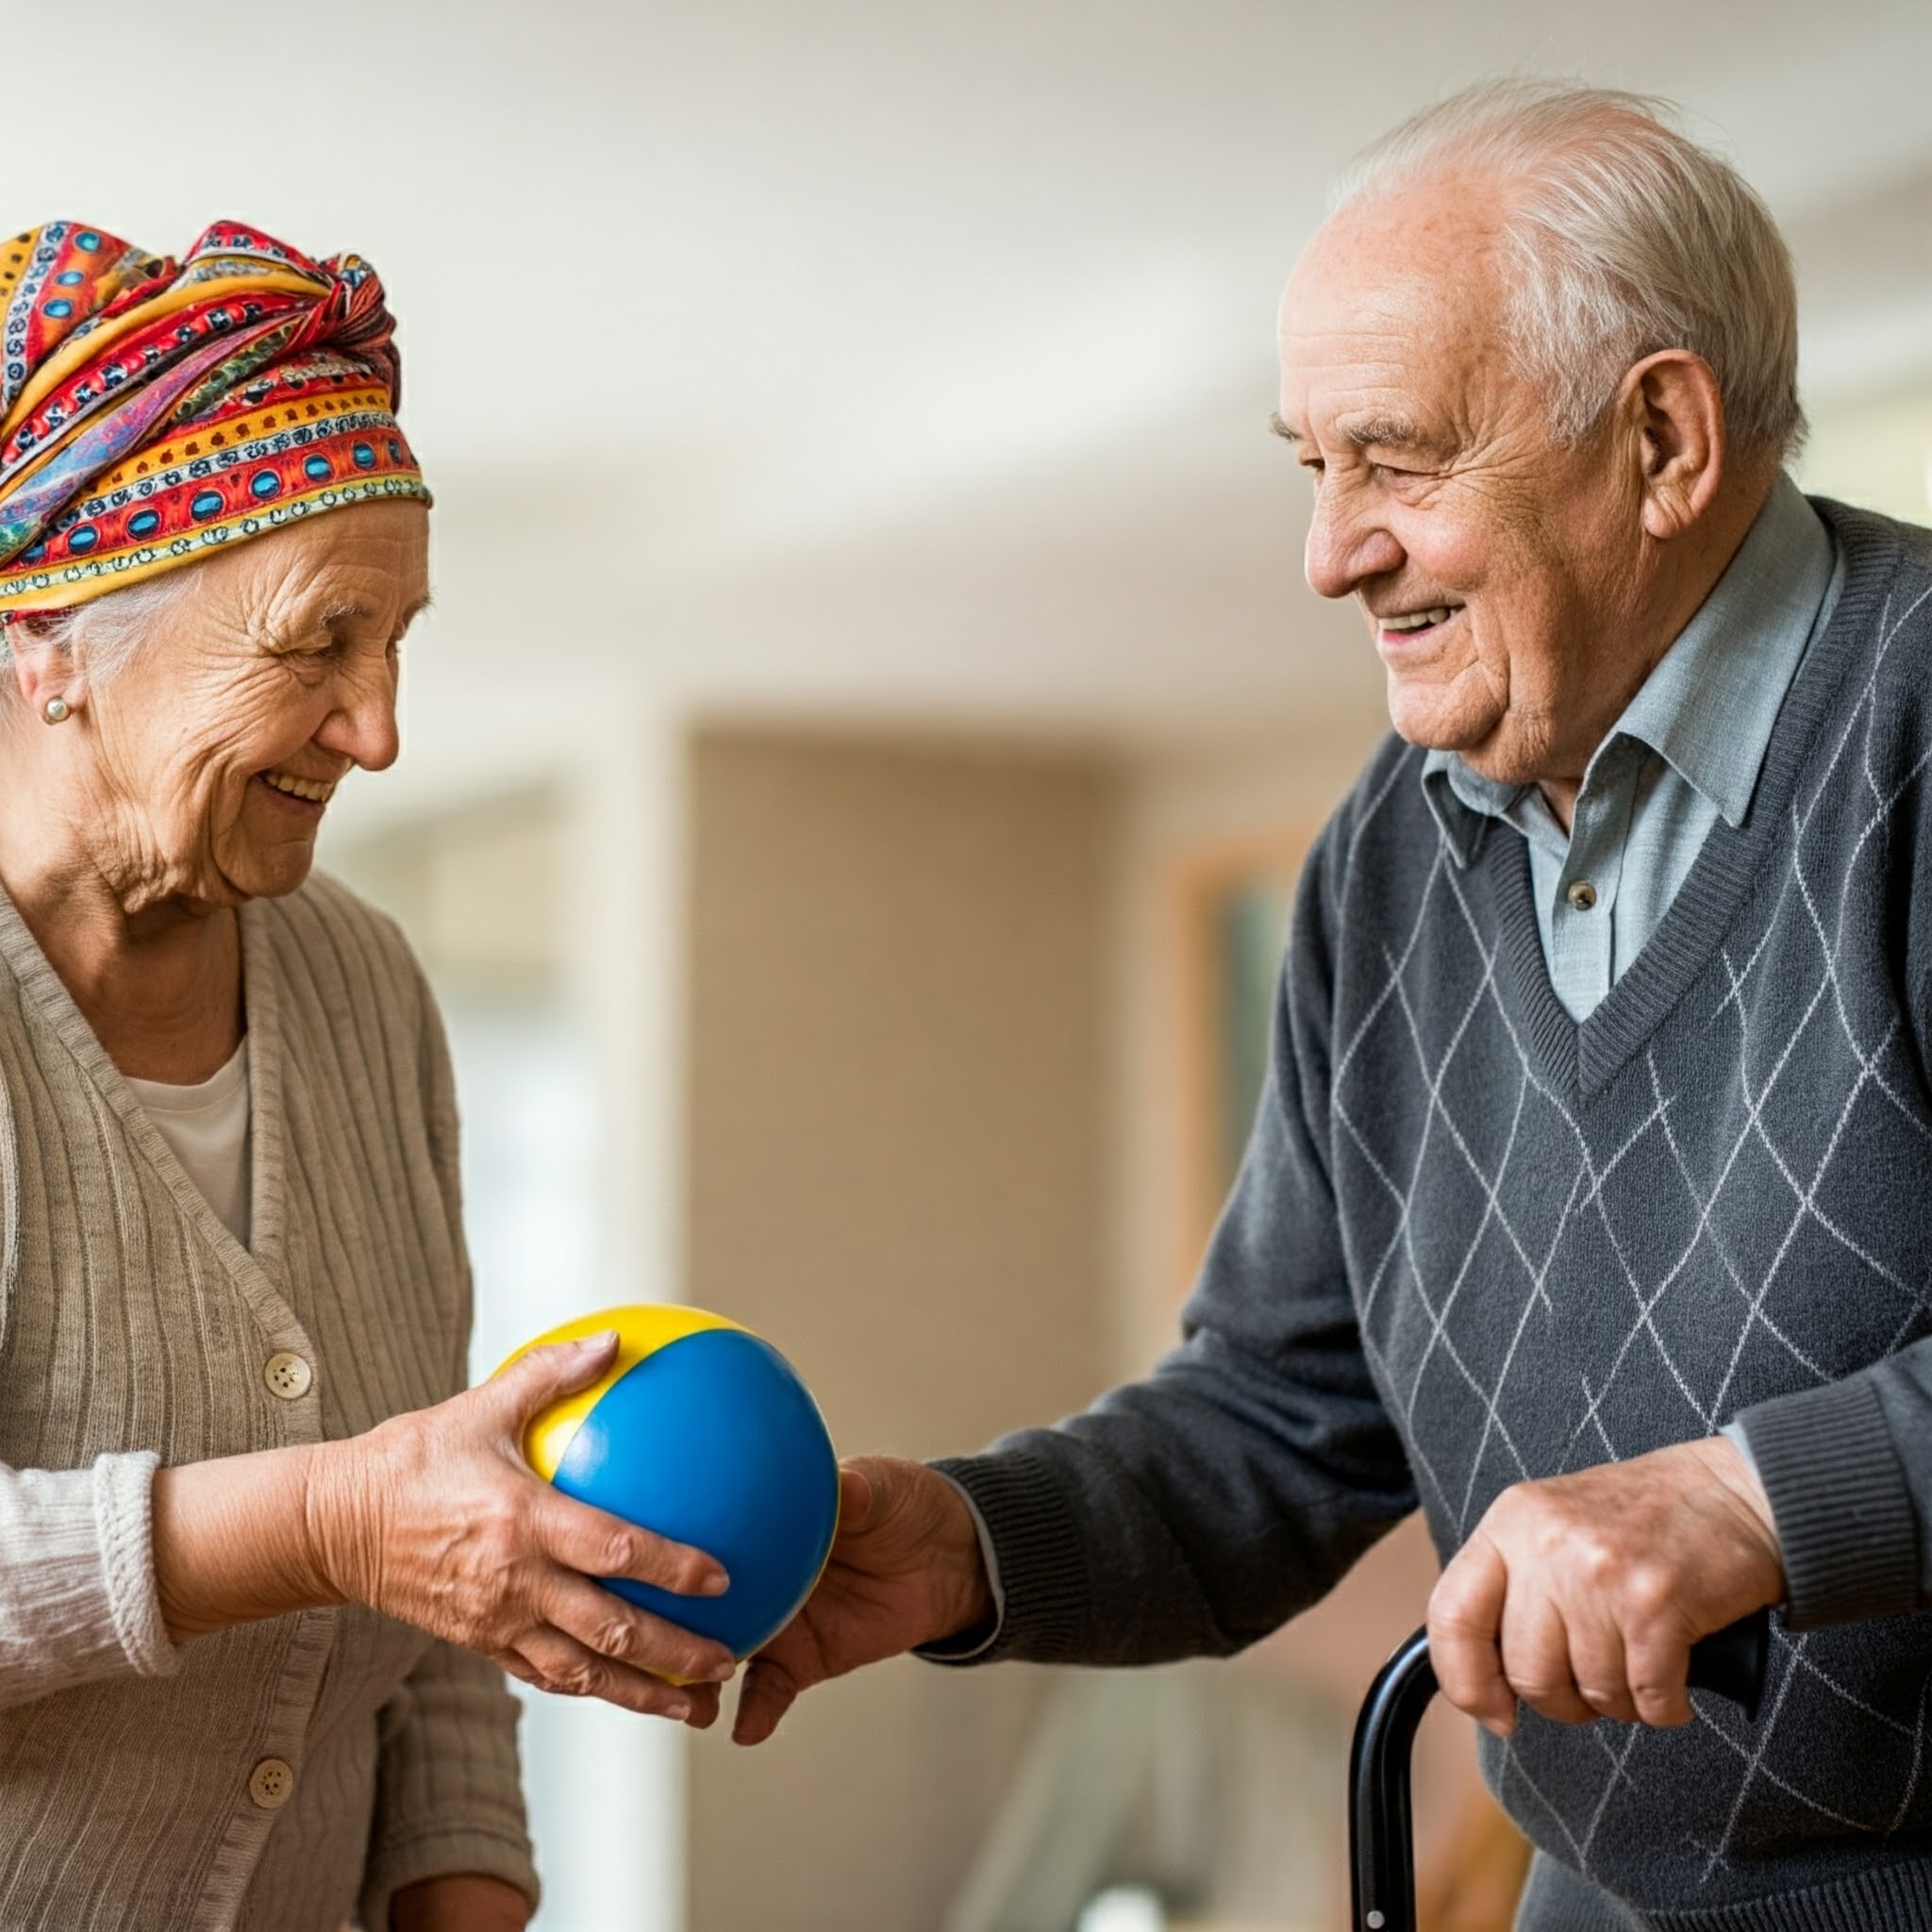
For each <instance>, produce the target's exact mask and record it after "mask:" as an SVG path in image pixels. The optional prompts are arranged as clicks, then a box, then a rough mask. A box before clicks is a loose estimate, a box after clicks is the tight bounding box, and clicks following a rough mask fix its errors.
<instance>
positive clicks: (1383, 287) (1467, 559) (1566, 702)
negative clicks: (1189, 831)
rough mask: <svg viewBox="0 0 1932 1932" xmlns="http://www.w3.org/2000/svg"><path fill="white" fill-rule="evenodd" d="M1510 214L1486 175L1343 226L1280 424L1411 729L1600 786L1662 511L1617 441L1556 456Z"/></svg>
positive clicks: (1511, 773) (1293, 305)
mask: <svg viewBox="0 0 1932 1932" xmlns="http://www.w3.org/2000/svg"><path fill="white" fill-rule="evenodd" d="M1502 212H1503V202H1502V196H1501V192H1500V190H1499V189H1498V188H1497V187H1496V185H1495V184H1494V183H1493V182H1487V181H1484V180H1482V179H1480V178H1472V177H1469V176H1466V175H1465V176H1462V177H1459V178H1444V179H1439V180H1438V181H1436V182H1434V183H1431V184H1429V185H1426V186H1421V187H1409V188H1405V189H1402V190H1398V191H1394V192H1390V193H1388V194H1385V195H1383V196H1381V197H1372V198H1371V199H1370V200H1369V201H1368V202H1367V203H1366V204H1365V205H1360V206H1356V207H1351V208H1344V209H1342V210H1341V213H1339V214H1338V215H1337V216H1336V217H1334V218H1333V219H1332V220H1331V221H1330V222H1329V223H1328V225H1326V226H1325V227H1324V229H1323V230H1322V231H1321V233H1320V234H1318V235H1317V236H1316V238H1315V240H1314V242H1312V243H1311V244H1310V246H1309V248H1308V251H1307V254H1306V255H1305V256H1304V257H1303V258H1302V260H1301V262H1300V263H1299V264H1298V265H1297V267H1296V269H1295V272H1294V275H1292V277H1291V279H1290V282H1289V285H1288V291H1287V293H1286V294H1285V295H1284V297H1283V300H1282V309H1281V405H1280V425H1279V426H1280V427H1281V428H1282V429H1283V430H1284V432H1285V433H1286V434H1287V435H1288V436H1289V437H1290V438H1291V440H1292V441H1293V444H1294V449H1295V455H1296V458H1297V459H1298V461H1299V462H1300V463H1301V464H1302V465H1303V466H1304V467H1305V468H1306V469H1307V471H1308V472H1309V474H1310V475H1311V476H1312V478H1313V480H1314V485H1315V511H1314V521H1313V524H1312V525H1311V526H1310V529H1309V532H1308V544H1307V577H1308V582H1309V584H1310V586H1311V587H1312V588H1313V589H1314V590H1315V591H1318V592H1319V593H1320V594H1321V595H1323V596H1324V597H1346V596H1353V597H1355V598H1357V600H1358V601H1359V603H1360V605H1361V607H1362V609H1363V611H1364V612H1365V613H1366V615H1367V617H1368V620H1369V625H1370V629H1371V632H1372V634H1373V636H1374V642H1375V648H1376V650H1377V652H1378V653H1379V654H1380V656H1381V658H1382V661H1383V664H1384V666H1385V668H1386V671H1387V675H1388V685H1389V710H1390V716H1391V719H1392V721H1393V723H1394V725H1395V728H1396V730H1397V731H1398V732H1400V733H1401V735H1402V736H1403V737H1404V738H1407V739H1408V740H1409V741H1411V742H1413V743H1416V744H1421V745H1427V746H1431V747H1440V748H1443V749H1450V750H1456V751H1459V752H1461V753H1462V754H1463V756H1464V757H1465V758H1467V759H1468V761H1469V762H1470V763H1471V764H1472V765H1473V766H1474V767H1475V768H1476V769H1477V770H1478V771H1480V772H1482V773H1484V774H1486V775H1488V776H1491V777H1494V778H1499V779H1504V780H1506V781H1507V782H1510V783H1517V784H1522V783H1528V782H1531V781H1533V780H1535V779H1538V778H1542V777H1557V776H1563V775H1568V774H1573V772H1574V773H1580V772H1581V770H1582V768H1583V765H1584V763H1585V762H1587V760H1588V758H1589V754H1590V752H1591V749H1593V748H1594V746H1595V745H1596V744H1597V742H1599V741H1600V740H1601V739H1602V737H1603V735H1604V733H1605V731H1606V730H1607V728H1608V726H1609V725H1610V724H1612V723H1613V722H1614V719H1615V716H1616V714H1617V712H1618V710H1620V709H1621V708H1622V705H1623V703H1624V701H1625V700H1626V699H1627V696H1628V685H1627V677H1626V676H1625V675H1623V674H1622V672H1621V670H1620V668H1619V653H1618V642H1619V635H1620V631H1621V630H1622V628H1623V627H1624V626H1625V625H1626V624H1627V623H1628V620H1629V617H1630V613H1631V611H1632V609H1633V608H1634V602H1635V599H1636V596H1637V593H1638V590H1639V583H1638V560H1639V550H1640V546H1641V522H1640V517H1641V488H1640V476H1639V473H1638V472H1637V471H1635V470H1634V469H1633V468H1632V466H1631V465H1629V464H1628V463H1624V462H1622V461H1620V460H1619V459H1618V458H1619V454H1620V449H1619V444H1618V440H1617V434H1616V431H1615V430H1614V429H1607V430H1606V431H1604V432H1602V433H1599V434H1593V435H1592V436H1591V438H1590V439H1587V440H1586V441H1585V442H1584V443H1583V444H1581V445H1580V446H1577V447H1574V448H1565V447H1562V446H1560V445H1558V444H1557V443H1556V442H1555V441H1553V440H1552V438H1551V435H1550V432H1549V426H1548V418H1547V410H1546V405H1545V402H1544V399H1543V397H1542V396H1541V394H1540V393H1539V392H1538V391H1536V389H1535V388H1534V387H1533V386H1532V385H1531V384H1530V383H1529V382H1528V381H1527V380H1526V379H1525V378H1524V376H1523V375H1521V374H1520V373H1519V372H1518V370H1517V369H1516V367H1515V366H1514V364H1513V362H1512V360H1511V358H1510V357H1509V354H1508V352H1507V345H1506V344H1505V342H1504V340H1503V336H1502V325H1501V324H1502V314H1503V295H1504V290H1503V285H1502V282H1501V278H1500V270H1499V265H1498V261H1497V248H1496V242H1495V235H1496V226H1497V222H1498V219H1499V217H1500V215H1501V214H1502ZM1624 655H1625V656H1627V653H1626V654H1624Z"/></svg>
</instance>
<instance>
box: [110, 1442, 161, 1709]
mask: <svg viewBox="0 0 1932 1932" xmlns="http://www.w3.org/2000/svg"><path fill="white" fill-rule="evenodd" d="M159 1461H160V1458H159V1457H158V1456H156V1455H154V1454H153V1453H152V1452H151V1451H146V1450H142V1451H137V1452H136V1453H134V1454H132V1455H123V1456H102V1457H97V1458H96V1459H95V1462H94V1468H93V1480H94V1521H95V1523H96V1524H97V1525H98V1527H99V1532H100V1548H101V1581H102V1583H103V1585H104V1586H105V1588H106V1591H107V1600H108V1616H109V1617H110V1618H112V1620H113V1624H114V1635H115V1636H116V1637H117V1638H119V1639H120V1641H121V1648H122V1651H123V1653H124V1654H125V1656H126V1658H127V1661H128V1662H129V1663H130V1664H132V1665H133V1666H134V1668H135V1670H136V1671H137V1672H138V1673H139V1674H141V1675H142V1676H143V1677H165V1676H168V1675H170V1674H172V1673H173V1672H174V1671H175V1670H176V1669H177V1668H178V1667H179V1665H180V1661H181V1653H180V1652H179V1650H177V1649H176V1648H175V1645H174V1643H173V1642H171V1641H170V1640H169V1637H168V1626H167V1624H166V1622H165V1620H164V1619H163V1618H162V1616H161V1596H160V1587H159V1584H158V1581H157V1579H156V1576H155V1512H154V1499H155V1470H156V1468H157V1467H158V1464H159Z"/></svg>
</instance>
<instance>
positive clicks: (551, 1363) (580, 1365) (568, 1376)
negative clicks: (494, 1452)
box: [473, 1328, 617, 1438]
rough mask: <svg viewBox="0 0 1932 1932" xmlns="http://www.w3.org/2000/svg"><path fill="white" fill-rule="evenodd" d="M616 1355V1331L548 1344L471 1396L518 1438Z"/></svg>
mask: <svg viewBox="0 0 1932 1932" xmlns="http://www.w3.org/2000/svg"><path fill="white" fill-rule="evenodd" d="M616 1353H617V1331H616V1329H614V1328H607V1329H606V1330H605V1331H604V1332H603V1333H602V1334H601V1335H591V1336H588V1337H586V1338H585V1339H584V1340H583V1341H548V1342H545V1343H544V1344H543V1346H542V1347H541V1348H533V1349H531V1350H530V1351H529V1353H528V1354H527V1355H520V1356H519V1357H517V1358H516V1360H515V1361H513V1362H511V1363H510V1364H509V1366H508V1368H505V1369H499V1370H498V1371H497V1372H496V1374H493V1375H492V1376H491V1378H490V1379H489V1381H487V1382H484V1383H482V1384H480V1385H479V1386H478V1388H477V1389H476V1390H475V1391H473V1392H474V1393H475V1394H476V1395H479V1396H481V1397H483V1398H484V1400H485V1401H486V1403H487V1404H488V1406H489V1407H491V1409H492V1410H494V1411H496V1412H497V1414H498V1416H499V1418H500V1420H501V1422H502V1424H503V1425H504V1426H505V1427H506V1428H508V1429H509V1430H511V1431H512V1432H513V1433H514V1434H515V1435H516V1436H517V1437H519V1438H521V1437H522V1435H523V1431H524V1424H525V1423H527V1422H528V1421H529V1420H530V1418H531V1417H532V1416H533V1415H535V1414H536V1413H537V1411H538V1410H539V1409H540V1408H541V1407H544V1406H545V1405H546V1404H548V1403H552V1402H555V1401H557V1400H558V1397H560V1396H564V1395H575V1393H576V1392H577V1391H578V1390H580V1389H588V1388H589V1387H590V1386H591V1383H592V1382H594V1381H595V1380H596V1379H597V1377H598V1376H599V1375H601V1374H603V1373H604V1371H605V1370H606V1369H608V1367H609V1366H610V1359H611V1357H613V1356H614V1355H615V1354H616Z"/></svg>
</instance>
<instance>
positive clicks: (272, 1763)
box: [248, 1757, 295, 1811]
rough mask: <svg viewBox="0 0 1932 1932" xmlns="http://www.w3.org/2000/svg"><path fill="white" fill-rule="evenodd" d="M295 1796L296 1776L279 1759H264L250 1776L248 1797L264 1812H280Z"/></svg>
mask: <svg viewBox="0 0 1932 1932" xmlns="http://www.w3.org/2000/svg"><path fill="white" fill-rule="evenodd" d="M294 1794H295V1774H294V1773H293V1772H292V1771H291V1770H290V1769H289V1767H288V1766H287V1765H286V1764H284V1763H283V1762H282V1760H281V1759H280V1758H279V1757H264V1758H263V1759H262V1760H261V1762H260V1763H259V1764H258V1765H257V1766H256V1767H255V1769H254V1770H253V1771H251V1772H250V1773H249V1774H248V1795H249V1796H250V1797H251V1798H253V1799H254V1800H255V1802H256V1804H257V1805H258V1806H259V1807H261V1809H262V1810H264V1811H279V1810H280V1809H281V1808H282V1807H283V1806H284V1805H286V1804H287V1803H288V1802H289V1800H290V1799H291V1797H293V1796H294Z"/></svg>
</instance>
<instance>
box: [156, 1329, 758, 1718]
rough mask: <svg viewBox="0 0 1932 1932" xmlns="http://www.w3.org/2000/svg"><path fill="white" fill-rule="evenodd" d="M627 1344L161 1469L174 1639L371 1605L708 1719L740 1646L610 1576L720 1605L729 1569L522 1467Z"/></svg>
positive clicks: (496, 1652)
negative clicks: (544, 1431) (647, 1602)
mask: <svg viewBox="0 0 1932 1932" xmlns="http://www.w3.org/2000/svg"><path fill="white" fill-rule="evenodd" d="M616 1347H617V1338H616V1337H615V1336H614V1335H611V1336H606V1337H600V1338H597V1339H596V1340H594V1341H584V1342H559V1343H555V1344H552V1345H551V1346H549V1347H545V1348H538V1349H532V1350H531V1351H530V1353H529V1354H528V1355H525V1356H524V1357H520V1358H519V1359H518V1360H517V1361H515V1362H513V1363H511V1364H510V1366H509V1367H508V1368H507V1369H505V1370H504V1371H503V1372H502V1373H501V1374H498V1375H495V1376H493V1377H492V1378H491V1380H490V1381H488V1382H485V1383H483V1384H482V1385H481V1386H480V1387H478V1388H475V1389H472V1390H469V1391H466V1392H465V1393H463V1394H461V1395H458V1396H453V1397H452V1398H451V1399H450V1400H449V1401H447V1402H442V1403H439V1404H438V1405H437V1406H436V1407H433V1408H424V1409H413V1410H410V1411H409V1412H408V1413H406V1414H403V1415H398V1416H393V1417H391V1419H390V1420H389V1421H388V1422H385V1423H383V1424H379V1425H378V1426H377V1427H375V1428H374V1429H371V1430H369V1431H368V1432H367V1433H366V1434H364V1435H360V1436H354V1437H350V1438H348V1439H347V1440H345V1441H334V1442H324V1443H317V1444H315V1445H313V1446H311V1447H305V1448H299V1449H278V1450H267V1451H263V1452H261V1453H259V1454H257V1455H253V1456H239V1457H226V1458H224V1459H222V1460H220V1461H215V1462H201V1463H189V1464H184V1465H181V1466H180V1467H177V1468H174V1469H164V1470H162V1471H160V1472H159V1473H158V1475H157V1477H156V1486H155V1568H156V1577H157V1582H158V1589H159V1594H160V1603H161V1609H162V1613H163V1616H164V1618H165V1620H166V1622H167V1625H168V1630H169V1634H170V1635H171V1636H172V1637H173V1638H174V1639H175V1641H177V1642H178V1641H182V1640H184V1639H185V1638H188V1637H192V1636H197V1635H200V1634H202V1633H203V1632H205V1631H208V1630H215V1629H220V1628H223V1627H225V1626H226V1625H228V1624H237V1623H242V1622H246V1621H249V1620H251V1619H253V1618H258V1617H270V1616H276V1615H280V1614H282V1613H283V1612H285V1611H287V1610H291V1609H298V1608H303V1607H308V1606H309V1605H314V1604H325V1603H345V1602H353V1603H359V1604H365V1605H367V1606H368V1607H370V1608H371V1609H374V1610H379V1611H381V1612H382V1613H383V1614H384V1615H386V1616H391V1617H394V1618H397V1619H398V1620H400V1621H401V1622H403V1623H406V1624H414V1625H415V1627H416V1628H418V1629H419V1630H426V1631H427V1632H429V1634H430V1635H431V1636H434V1637H441V1638H445V1639H447V1640H448V1641H450V1642H452V1643H459V1644H462V1645H464V1646H465V1647H466V1648H468V1649H471V1650H475V1651H480V1652H481V1653H482V1654H483V1655H484V1656H485V1657H490V1658H491V1659H492V1660H493V1661H494V1662H496V1663H498V1664H500V1665H501V1666H502V1667H503V1668H504V1669H505V1670H506V1671H508V1672H509V1673H510V1674H511V1675H513V1676H517V1677H521V1678H522V1679H523V1680H524V1681H525V1683H527V1684H534V1685H537V1686H538V1687H539V1688H540V1689H542V1690H545V1691H561V1692H563V1693H565V1694H566V1695H571V1696H580V1697H600V1698H603V1699H604V1700H605V1701H607V1702H608V1703H611V1704H617V1705H622V1706H623V1707H625V1709H627V1710H635V1711H641V1712H645V1713H648V1714H652V1715H656V1716H661V1717H671V1718H676V1719H680V1720H682V1721H683V1722H685V1723H688V1724H693V1725H696V1726H699V1727H703V1726H704V1725H707V1724H710V1723H711V1722H712V1720H713V1719H714V1718H715V1717H716V1716H717V1711H718V1686H719V1685H720V1684H721V1683H723V1682H724V1681H725V1680H726V1679H727V1678H729V1677H730V1676H731V1674H732V1673H733V1671H734V1670H735V1668H736V1665H735V1662H734V1660H733V1658H732V1657H731V1654H730V1652H729V1651H728V1650H726V1649H725V1648H724V1646H723V1645H722V1644H718V1643H714V1642H712V1641H710V1640H709V1639H708V1638H703V1637H698V1636H694V1635H692V1634H691V1632H690V1631H687V1630H682V1629H679V1628H678V1627H677V1626H675V1624H669V1623H667V1622H665V1621H664V1620H663V1619H662V1618H660V1617H655V1616H653V1615H652V1614H651V1613H650V1612H649V1611H648V1610H643V1609H640V1608H638V1607H636V1606H635V1605H633V1604H629V1603H626V1602H625V1600H624V1599H623V1598H622V1597H620V1596H618V1595H617V1594H616V1593H615V1592H614V1591H608V1590H606V1589H604V1588H603V1586H602V1585H601V1584H599V1583H597V1582H595V1581H594V1580H593V1579H594V1578H596V1577H599V1576H625V1577H630V1578H632V1579H634V1580H635V1581H637V1582H640V1583H652V1584H657V1585H658V1586H660V1587H661V1588H663V1589H666V1590H670V1591H676V1592H678V1593H679V1594H681V1595H689V1596H699V1597H703V1596H708V1595H717V1594H718V1593H720V1592H721V1591H723V1590H724V1588H725V1586H726V1582H727V1579H726V1577H725V1575H724V1571H723V1570H722V1569H721V1568H720V1567H719V1566H718V1564H717V1563H716V1562H714V1561H713V1560H712V1559H711V1558H710V1557H708V1556H706V1555H705V1554H704V1553H703V1552H702V1551H699V1550H693V1549H690V1548H688V1547H686V1546H685V1545H684V1544H682V1543H674V1542H669V1541H666V1540H665V1539H664V1538H662V1537H658V1536H654V1535H653V1534H652V1533H651V1532H650V1531H649V1530H644V1529H638V1528H636V1527H634V1526H633V1525H631V1524H627V1523H625V1522H623V1521H622V1520H621V1519H619V1518H618V1517H615V1516H610V1515H608V1514H606V1513H605V1512H604V1511H603V1510H601V1509H593V1508H591V1507H590V1506H589V1505H587V1504H583V1503H578V1502H574V1501H573V1500H572V1499H571V1498H570V1497H568V1496H566V1495H564V1494H563V1492H562V1491H559V1490H556V1489H553V1488H552V1487H551V1485H550V1484H548V1483H547V1482H545V1481H543V1479H542V1478H541V1476H539V1475H538V1474H536V1473H535V1472H534V1471H533V1470H532V1469H531V1468H530V1466H529V1465H528V1463H526V1462H525V1460H524V1454H523V1437H524V1429H525V1424H527V1423H528V1422H529V1420H530V1418H531V1417H532V1416H534V1415H535V1414H536V1413H537V1412H538V1411H539V1410H540V1409H541V1408H542V1407H545V1406H546V1405H547V1404H549V1403H551V1402H555V1401H556V1400H558V1397H560V1396H564V1395H569V1394H572V1393H574V1392H575V1391H577V1390H579V1389H584V1388H588V1387H589V1386H590V1385H591V1383H592V1382H594V1381H595V1380H596V1379H597V1377H598V1376H599V1375H600V1374H603V1373H604V1371H605V1369H606V1368H607V1367H608V1365H609V1362H610V1358H611V1356H612V1354H613V1352H614V1351H615V1349H616ZM671 1678H676V1679H680V1680H682V1681H681V1682H678V1683H673V1682H668V1681H666V1680H667V1679H671Z"/></svg>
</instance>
